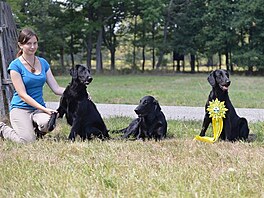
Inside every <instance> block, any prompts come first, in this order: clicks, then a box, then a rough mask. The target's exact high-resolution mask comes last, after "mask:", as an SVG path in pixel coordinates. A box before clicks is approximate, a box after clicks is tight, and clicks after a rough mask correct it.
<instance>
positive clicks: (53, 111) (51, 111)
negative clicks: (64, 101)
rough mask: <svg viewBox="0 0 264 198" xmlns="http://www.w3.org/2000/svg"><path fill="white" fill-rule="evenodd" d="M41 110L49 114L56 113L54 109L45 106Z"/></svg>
mask: <svg viewBox="0 0 264 198" xmlns="http://www.w3.org/2000/svg"><path fill="white" fill-rule="evenodd" d="M43 111H44V112H45V113H47V114H49V115H51V114H52V113H58V112H57V111H56V110H54V109H50V108H45V109H43Z"/></svg>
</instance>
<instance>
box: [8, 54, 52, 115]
mask: <svg viewBox="0 0 264 198" xmlns="http://www.w3.org/2000/svg"><path fill="white" fill-rule="evenodd" d="M37 58H38V60H39V61H40V65H41V73H40V74H33V73H31V72H29V71H28V70H27V69H26V68H25V66H24V65H23V64H22V63H21V61H20V60H19V59H18V58H16V59H15V60H13V61H12V62H11V63H10V64H9V67H8V69H7V71H8V72H9V73H10V70H14V71H16V72H18V73H19V74H20V75H21V77H22V80H23V83H24V85H25V88H26V91H27V94H28V95H29V96H31V97H32V98H33V99H34V100H36V101H37V102H38V103H39V104H41V105H42V106H44V107H46V104H45V102H44V99H43V86H44V84H45V82H46V72H47V71H48V70H49V68H50V65H49V63H48V62H47V61H46V60H45V59H44V58H40V57H37ZM13 108H23V109H32V110H34V109H36V108H35V107H32V106H30V105H28V104H27V103H26V102H24V101H23V100H22V99H21V98H20V96H19V95H18V93H17V92H16V91H15V92H14V95H13V97H12V100H11V103H10V110H11V109H13Z"/></svg>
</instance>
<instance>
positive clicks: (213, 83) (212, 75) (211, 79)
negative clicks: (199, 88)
mask: <svg viewBox="0 0 264 198" xmlns="http://www.w3.org/2000/svg"><path fill="white" fill-rule="evenodd" d="M207 80H208V82H209V84H210V85H211V86H212V87H214V86H215V75H214V71H212V72H211V73H210V74H209V76H208V78H207Z"/></svg>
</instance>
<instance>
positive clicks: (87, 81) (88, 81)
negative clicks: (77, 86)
mask: <svg viewBox="0 0 264 198" xmlns="http://www.w3.org/2000/svg"><path fill="white" fill-rule="evenodd" d="M92 81H93V78H92V77H89V78H88V79H86V80H85V81H84V84H85V85H89V84H90V83H91V82H92Z"/></svg>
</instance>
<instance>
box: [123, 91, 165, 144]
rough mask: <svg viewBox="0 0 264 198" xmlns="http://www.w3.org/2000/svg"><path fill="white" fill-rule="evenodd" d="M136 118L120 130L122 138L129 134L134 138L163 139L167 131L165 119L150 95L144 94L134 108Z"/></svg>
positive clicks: (156, 102) (127, 136)
mask: <svg viewBox="0 0 264 198" xmlns="http://www.w3.org/2000/svg"><path fill="white" fill-rule="evenodd" d="M134 111H135V112H136V114H137V115H138V118H136V119H134V120H133V121H132V122H131V123H130V124H129V126H128V127H127V128H124V129H122V130H120V131H119V132H122V133H124V135H123V136H122V137H123V138H129V137H130V136H131V135H132V136H133V137H134V138H136V139H143V140H145V138H148V139H151V138H154V139H155V140H156V141H157V140H161V139H164V138H165V137H166V133H167V121H166V119H165V116H164V114H163V112H162V111H161V108H160V105H159V103H158V101H157V100H156V99H155V98H154V97H152V96H145V97H143V98H142V99H141V100H140V104H139V105H138V106H137V107H136V109H135V110H134Z"/></svg>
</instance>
